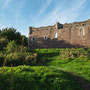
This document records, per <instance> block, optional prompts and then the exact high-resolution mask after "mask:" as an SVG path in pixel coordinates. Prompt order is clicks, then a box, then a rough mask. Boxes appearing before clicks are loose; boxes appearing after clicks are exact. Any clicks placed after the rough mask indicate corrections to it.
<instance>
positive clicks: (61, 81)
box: [0, 66, 82, 90]
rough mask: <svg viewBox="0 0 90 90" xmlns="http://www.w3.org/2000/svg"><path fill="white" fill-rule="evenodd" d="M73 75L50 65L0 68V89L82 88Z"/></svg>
mask: <svg viewBox="0 0 90 90" xmlns="http://www.w3.org/2000/svg"><path fill="white" fill-rule="evenodd" d="M73 77H74V76H73V75H71V74H69V73H66V72H64V71H61V70H57V69H52V68H50V67H45V66H44V67H42V66H39V67H38V66H37V67H30V66H18V67H12V68H10V67H3V68H0V90H82V88H81V87H80V85H79V83H77V81H76V79H75V78H73Z"/></svg>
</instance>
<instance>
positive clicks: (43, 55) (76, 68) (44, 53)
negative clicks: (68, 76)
mask: <svg viewBox="0 0 90 90" xmlns="http://www.w3.org/2000/svg"><path fill="white" fill-rule="evenodd" d="M60 50H61V49H51V50H50V49H41V50H36V51H37V52H38V53H39V55H40V57H39V59H38V60H41V61H44V63H43V65H44V66H45V65H46V66H49V67H52V68H57V69H60V70H64V71H67V72H70V73H73V74H76V75H80V77H83V78H85V79H86V80H88V81H90V59H89V58H88V56H82V57H81V56H80V57H75V58H70V57H69V58H68V57H65V58H62V57H61V55H60ZM85 52H86V51H84V52H83V53H85ZM65 56H66V55H65ZM41 65H42V63H41Z"/></svg>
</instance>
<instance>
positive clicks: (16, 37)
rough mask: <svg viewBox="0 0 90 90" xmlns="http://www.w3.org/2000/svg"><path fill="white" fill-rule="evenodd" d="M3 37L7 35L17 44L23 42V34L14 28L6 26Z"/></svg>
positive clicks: (9, 39)
mask: <svg viewBox="0 0 90 90" xmlns="http://www.w3.org/2000/svg"><path fill="white" fill-rule="evenodd" d="M1 34H2V36H3V37H6V38H7V39H8V41H13V40H14V41H16V43H17V44H21V34H20V33H19V32H17V31H16V29H14V28H5V29H2V32H1Z"/></svg>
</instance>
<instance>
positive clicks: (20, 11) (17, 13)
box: [15, 0, 24, 22]
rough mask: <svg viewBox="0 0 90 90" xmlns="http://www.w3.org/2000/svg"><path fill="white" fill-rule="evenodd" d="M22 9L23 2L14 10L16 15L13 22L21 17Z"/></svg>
mask: <svg viewBox="0 0 90 90" xmlns="http://www.w3.org/2000/svg"><path fill="white" fill-rule="evenodd" d="M23 7H24V0H22V1H20V2H19V3H18V5H17V8H16V14H15V21H16V22H17V21H18V19H20V18H21V17H22V8H23Z"/></svg>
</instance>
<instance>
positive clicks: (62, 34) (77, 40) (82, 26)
mask: <svg viewBox="0 0 90 90" xmlns="http://www.w3.org/2000/svg"><path fill="white" fill-rule="evenodd" d="M28 46H29V48H31V49H34V48H80V47H83V48H88V47H90V19H89V20H87V21H84V22H74V23H65V24H60V23H59V22H57V23H56V24H55V25H53V26H47V27H40V28H35V27H29V40H28Z"/></svg>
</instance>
